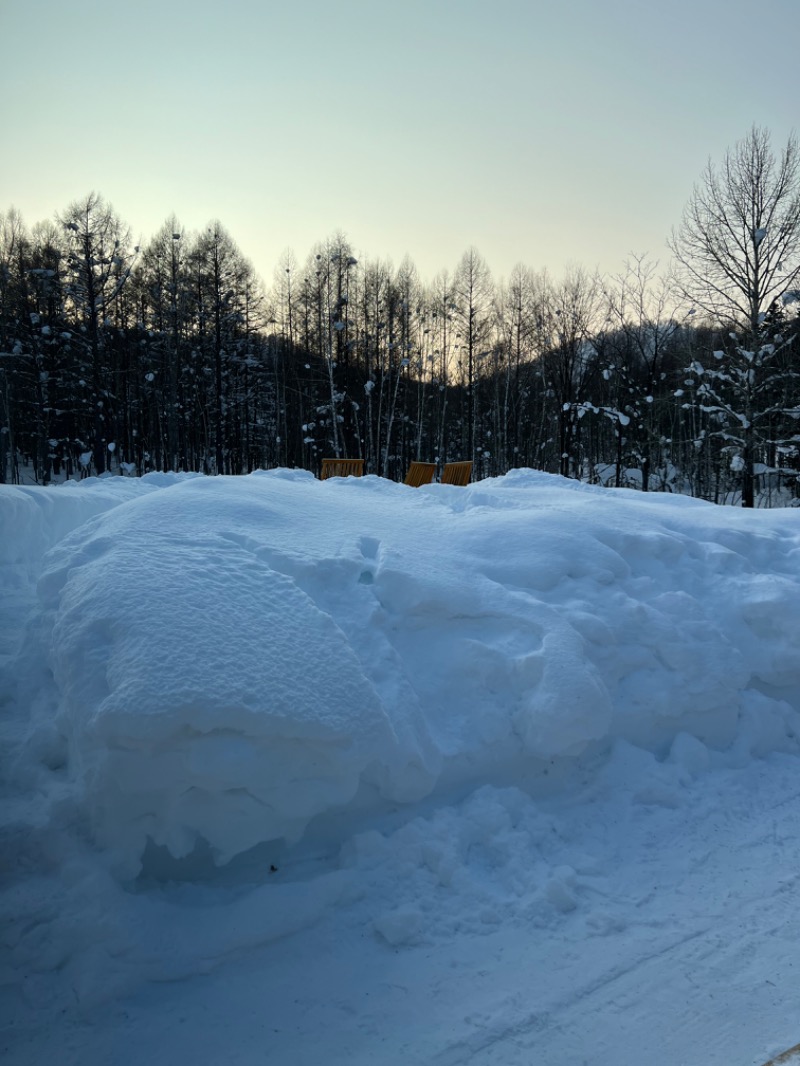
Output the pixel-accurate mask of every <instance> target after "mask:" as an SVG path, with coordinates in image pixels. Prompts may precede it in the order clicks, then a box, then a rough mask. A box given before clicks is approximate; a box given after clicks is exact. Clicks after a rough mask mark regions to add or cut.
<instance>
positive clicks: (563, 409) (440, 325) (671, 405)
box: [0, 194, 800, 505]
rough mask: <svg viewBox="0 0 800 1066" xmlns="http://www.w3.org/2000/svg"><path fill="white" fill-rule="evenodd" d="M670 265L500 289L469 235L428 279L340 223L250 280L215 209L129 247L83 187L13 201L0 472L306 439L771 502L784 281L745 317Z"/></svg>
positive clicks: (1, 245)
mask: <svg viewBox="0 0 800 1066" xmlns="http://www.w3.org/2000/svg"><path fill="white" fill-rule="evenodd" d="M798 217H799V218H800V216H798ZM799 225H800V223H799ZM768 239H769V237H768V232H766V231H765V233H764V235H762V237H760V238H756V240H758V245H757V249H759V248H761V249H762V250H764V251H766V248H764V246H765V245H766V244H767V241H768ZM678 250H680V249H678ZM680 281H681V279H680V276H679V277H678V287H677V288H676V286H675V283H674V279H666V278H663V277H661V276H660V275H659V274H658V272H657V270H656V266H655V264H653V263H651V262H649V261H648V260H647V259H646V258H645V257H642V258H635V259H632V260H631V261H630V262H629V263H628V264H626V266H625V267H624V269H623V270H622V271H621V272H620V274H619V275H618V276H616V277H613V278H608V277H606V278H603V277H600V276H597V275H592V274H589V273H587V272H585V271H583V270H581V269H577V268H576V269H574V270H571V271H570V272H569V273H568V274H567V276H566V277H565V278H564V279H562V280H559V281H556V280H553V279H551V278H550V277H549V276H548V275H547V273H545V272H535V271H532V270H530V269H528V268H527V267H524V266H518V267H516V268H515V269H514V270H513V271H512V273H511V276H510V277H509V278H508V279H506V280H504V281H503V282H501V283H496V282H495V281H494V280H493V279H492V277H491V274H490V272H489V269H488V267H487V265H486V263H485V262H484V260H483V259H482V258H481V256H480V254H479V253H478V252H477V251H476V250H474V249H470V250H468V251H467V252H466V253H465V254H464V256H463V257H462V259H461V261H460V262H459V263H458V265H457V266H456V268H455V270H453V271H452V273H450V272H447V271H443V272H442V273H440V274H439V275H438V276H437V277H436V278H435V279H434V280H433V281H432V282H424V281H423V280H421V279H420V278H419V276H418V274H417V271H416V269H415V268H414V266H413V264H412V263H411V262H409V261H404V262H403V263H402V264H401V265H400V266H399V267H397V268H394V267H392V266H391V265H390V264H388V263H385V262H382V261H380V260H372V261H367V260H364V259H363V258H361V259H357V258H356V255H355V254H354V250H353V248H351V246H350V245H349V243H348V241H347V240H346V238H345V237H344V236H341V235H337V236H335V237H333V238H331V239H329V240H327V241H325V242H324V243H321V244H320V245H318V246H317V247H316V248H314V249H313V250H312V251H311V253H310V254H309V255H308V257H307V259H306V260H305V261H304V262H303V263H302V264H299V263H298V262H296V261H295V259H294V257H293V255H292V254H291V253H287V254H286V255H285V256H284V258H283V260H282V262H281V263H280V265H279V266H278V267H277V269H276V272H275V278H274V282H273V284H272V285H271V287H270V288H269V289H267V288H265V286H264V284H263V283H262V281H261V280H260V279H259V278H258V277H257V276H256V274H255V272H254V270H253V268H252V266H251V264H250V263H249V262H248V261H247V259H246V258H245V257H244V256H243V255H242V253H241V252H240V250H239V249H238V247H237V246H236V244H235V242H234V240H233V239H232V237H231V236H230V235H229V234H228V233H227V232H226V231H225V229H224V228H223V226H222V225H221V224H219V223H216V222H214V223H212V224H211V225H210V226H209V227H208V228H207V229H206V230H205V231H203V232H202V233H196V234H190V233H187V232H186V231H185V230H184V229H183V227H182V226H181V225H180V224H179V223H178V222H177V221H176V220H175V219H174V218H172V219H169V220H168V221H167V222H166V224H165V225H164V226H163V227H162V229H161V230H160V232H159V233H157V234H156V236H155V237H154V238H153V239H152V240H151V241H150V243H149V244H148V245H146V246H144V247H141V248H139V247H134V246H133V244H132V241H131V238H130V233H129V231H128V228H127V227H126V226H125V224H124V223H123V221H122V220H121V219H120V218H119V216H118V215H117V214H116V213H115V212H114V211H113V210H112V208H111V207H110V206H109V205H108V204H107V203H106V202H105V201H104V200H103V199H102V198H101V197H100V196H97V195H94V194H92V195H90V196H88V197H86V199H84V200H82V201H80V202H79V203H74V204H72V205H71V206H70V207H69V208H68V209H67V210H66V211H65V212H64V213H63V214H62V215H61V216H59V218H58V219H57V220H56V221H55V222H52V223H39V224H37V225H35V226H34V227H33V228H32V229H28V228H26V226H25V225H24V223H23V221H22V219H21V218H20V217H19V216H18V215H17V214H16V213H15V212H14V211H13V210H11V211H9V212H8V213H7V214H6V215H5V216H0V480H4V481H11V482H13V481H15V480H17V479H18V478H19V473H20V464H21V463H23V462H25V463H27V464H29V465H30V466H31V467H32V468H33V470H34V471H35V476H36V478H37V480H38V481H40V482H41V483H42V484H46V483H48V481H50V480H51V479H52V478H54V477H62V476H64V474H67V475H71V476H74V475H76V474H79V473H80V474H88V473H103V472H105V471H106V470H108V469H114V470H122V471H124V472H130V473H138V474H141V473H145V472H146V471H148V470H200V471H205V472H207V473H226V474H243V473H247V472H249V471H251V470H253V469H257V468H269V467H275V466H289V467H304V468H307V469H309V470H317V469H318V468H319V465H320V463H321V459H322V457H323V456H344V457H363V458H364V459H365V466H366V470H367V471H368V472H372V473H377V474H380V475H382V476H385V477H391V478H395V479H397V478H401V477H402V476H403V474H404V473H405V470H406V468H407V466H408V463H409V462H410V461H411V460H412V459H422V460H428V461H431V460H434V459H435V460H438V461H440V462H444V461H452V460H457V459H472V460H473V462H474V464H475V475H476V476H477V477H483V476H491V475H497V474H501V473H504V472H505V471H507V470H509V469H510V468H512V467H518V466H529V467H535V468H538V469H542V470H549V471H552V472H556V473H561V474H563V475H565V476H568V477H576V478H583V479H589V480H597V481H602V482H604V483H606V484H612V485H634V486H637V487H641V488H643V489H647V488H650V489H653V488H658V489H669V490H673V491H680V492H688V493H691V494H693V495H696V496H701V497H703V498H706V499H712V500H717V501H720V502H721V501H723V500H728V501H730V500H733V499H741V500H742V501H743V502H745V503H746V504H747V503H749V504H750V505H752V503H753V500H754V499H755V498H758V499H759V501H761V500H763V501H764V502H769V500H770V498H772V499H773V500H774V501H775V502H778V501H779V500H781V499H782V500H783V502H786V496H785V495H784V496H781V492H782V491H784V492H785V490H786V489H787V487H788V488H789V490H790V492H792V493H794V494H795V495H796V494H797V470H798V441H800V437H798V416H799V415H800V374H798V344H799V342H798V340H797V333H798V324H799V322H798V316H797V311H796V309H797V307H798V306H800V305H798V303H797V301H796V299H795V295H796V294H794V293H793V291H792V290H784V292H783V294H782V296H781V298H773V299H771V302H770V303H769V305H768V306H767V310H766V311H764V312H761V311H759V312H758V313H757V317H756V319H755V320H753V321H748V320H746V319H745V318H743V317H742V316H739V317H738V318H737V317H736V316H730V315H725V314H722V313H719V312H717V313H715V312H714V310H713V308H711V307H709V306H704V305H703V304H702V301H701V302H698V301H697V300H696V299H695V300H692V301H691V302H690V301H688V300H687V299H686V294H687V286H686V285H685V284H683V286H681V284H680ZM681 293H683V296H682V295H681ZM748 479H749V484H748ZM748 495H749V499H748Z"/></svg>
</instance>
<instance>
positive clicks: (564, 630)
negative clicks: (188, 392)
mask: <svg viewBox="0 0 800 1066" xmlns="http://www.w3.org/2000/svg"><path fill="white" fill-rule="evenodd" d="M799 515H800V512H798V511H797V510H796V509H784V510H771V511H746V510H736V509H731V508H720V507H714V506H712V505H710V504H707V503H703V502H699V501H696V500H692V499H688V498H684V497H673V496H669V495H660V494H653V493H647V494H645V493H636V492H631V491H627V490H614V489H604V488H599V487H590V486H586V485H581V484H579V483H576V482H570V481H566V480H563V479H560V478H557V477H553V476H549V475H546V474H542V473H535V472H533V471H514V472H512V473H510V474H508V475H506V476H505V477H503V478H498V479H495V480H489V481H483V482H479V483H476V484H473V485H471V486H470V487H468V488H460V487H454V486H443V485H437V484H434V485H430V486H426V487H423V488H420V489H416V488H414V489H412V488H409V487H407V486H404V485H397V484H394V483H392V482H388V481H385V480H383V479H381V478H377V477H364V478H359V479H355V478H350V479H332V480H330V481H326V482H319V481H316V480H315V479H314V478H313V477H312V476H311V475H310V474H308V473H305V472H302V471H272V472H268V473H263V472H262V473H257V474H253V475H251V476H249V477H244V478H222V477H220V478H204V477H200V476H196V475H163V474H153V475H148V476H147V477H145V478H142V479H135V478H122V477H115V478H105V479H100V480H97V479H86V480H84V481H83V482H80V483H68V484H65V485H63V486H59V487H54V488H47V489H45V488H35V487H25V488H22V487H8V486H2V487H0V582H1V585H0V587H1V588H2V591H3V597H2V601H0V667H1V669H2V674H1V675H0V708H2V730H3V732H2V738H0V739H1V740H2V767H3V777H2V785H3V807H2V864H3V871H4V873H3V882H2V890H1V891H0V919H2V927H3V933H2V937H3V939H2V970H0V973H2V982H3V996H2V1001H3V1006H2V1008H1V1009H0V1010H1V1014H0V1018H1V1019H2V1027H3V1028H2V1044H1V1045H0V1046H1V1047H2V1049H3V1061H4V1062H7V1063H9V1064H15V1066H20V1064H34V1063H42V1062H53V1063H59V1064H70V1063H75V1064H78V1063H80V1064H81V1066H105V1064H107V1063H114V1064H118V1066H138V1064H143V1063H147V1064H155V1063H165V1064H166V1063H176V1062H181V1063H183V1062H186V1063H191V1064H205V1063H208V1064H217V1063H238V1064H243V1066H255V1064H256V1063H259V1064H260V1063H276V1064H280V1066H283V1064H286V1066H327V1064H345V1063H347V1064H362V1063H363V1064H365V1066H366V1064H368V1063H369V1064H400V1063H403V1064H409V1063H423V1064H434V1063H435V1064H441V1066H445V1064H449V1066H457V1064H460V1063H464V1064H466V1063H470V1064H471V1066H489V1064H499V1066H506V1064H511V1066H513V1064H520V1066H522V1064H526V1066H528V1064H533V1063H537V1064H538V1063H542V1064H550V1063H553V1064H558V1063H588V1064H591V1066H612V1064H613V1066H635V1064H636V1066H638V1064H639V1063H645V1062H646V1063H664V1064H673V1063H697V1064H698V1066H700V1064H704V1066H705V1064H714V1063H717V1064H723V1063H724V1064H725V1066H729V1064H730V1063H733V1062H736V1063H742V1064H745V1066H747V1064H750V1066H756V1064H758V1063H762V1062H764V1061H765V1060H766V1059H768V1058H770V1057H771V1056H773V1055H776V1054H777V1053H779V1052H780V1051H782V1050H784V1049H786V1048H788V1047H790V1046H792V1045H794V1044H796V1043H797V1041H798V1040H800V964H799V963H797V961H796V944H797V942H798V938H800V907H799V906H798V903H800V901H799V900H798V886H800V873H799V872H798V871H799V870H800V783H798V782H800V774H799V772H800V760H799V759H798V754H799V753H800V518H799Z"/></svg>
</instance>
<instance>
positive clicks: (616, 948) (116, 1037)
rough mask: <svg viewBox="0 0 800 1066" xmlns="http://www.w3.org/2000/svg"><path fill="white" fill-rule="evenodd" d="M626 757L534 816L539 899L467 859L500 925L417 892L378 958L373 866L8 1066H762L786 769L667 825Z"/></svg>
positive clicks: (28, 1045)
mask: <svg viewBox="0 0 800 1066" xmlns="http://www.w3.org/2000/svg"><path fill="white" fill-rule="evenodd" d="M625 754H626V759H625V760H624V765H622V766H621V765H620V760H616V761H615V760H612V761H611V763H610V764H609V766H608V767H607V768H606V771H605V773H601V775H600V781H599V783H598V781H597V780H596V779H595V780H594V781H593V782H592V784H591V785H589V786H587V790H586V791H585V792H584V794H582V795H577V796H570V797H567V796H564V795H559V796H555V797H551V798H550V799H549V800H547V801H542V800H541V799H539V800H537V804H536V806H537V812H538V816H539V817H542V816H543V817H544V818H545V819H546V821H547V824H548V825H549V830H550V832H549V835H550V840H549V841H548V842H547V843H546V844H544V845H543V847H542V853H543V857H544V859H545V860H546V864H547V865H548V866H549V868H550V869H551V871H552V872H551V876H550V880H549V882H548V884H547V886H546V888H545V890H544V892H542V891H541V885H536V884H531V885H528V886H522V887H521V888H519V889H518V891H517V892H514V893H510V892H508V889H507V886H505V885H504V883H503V870H502V868H500V867H497V866H495V867H491V866H488V865H487V864H486V863H485V862H484V861H482V856H480V855H479V854H477V853H476V854H475V855H471V856H470V861H469V863H468V865H469V872H470V875H471V877H472V878H473V881H474V883H475V885H477V886H478V887H479V888H480V889H482V890H484V891H485V892H486V893H489V894H491V893H494V894H495V898H496V905H497V920H498V921H499V922H500V921H501V922H502V924H500V925H494V926H493V925H492V924H491V922H488V921H483V922H482V923H478V925H480V924H483V926H484V930H486V931H481V930H480V928H478V927H477V926H476V927H473V928H466V929H464V928H454V929H447V928H446V925H447V923H446V920H445V919H444V915H445V914H446V908H447V898H446V893H443V890H442V887H441V886H440V885H432V886H429V889H430V890H429V893H428V894H427V896H426V895H424V894H420V892H419V891H418V886H415V885H414V884H413V883H412V882H411V879H409V883H408V885H407V893H406V894H407V896H408V898H407V899H406V900H404V899H403V894H404V893H403V886H400V887H399V888H398V889H397V899H396V900H395V902H396V905H397V908H398V909H399V910H402V909H403V908H406V909H414V908H415V909H417V910H418V911H419V912H420V913H422V914H428V915H429V916H431V917H432V919H433V921H432V923H431V924H430V926H428V927H426V926H425V925H424V923H423V926H422V929H421V935H420V936H419V941H420V942H419V943H412V944H404V945H402V946H397V947H392V946H390V945H389V944H387V943H386V942H385V940H384V939H383V938H382V937H380V936H378V935H376V933H375V931H374V927H372V926H371V925H370V923H369V922H367V921H365V907H364V899H365V898H366V899H367V901H370V900H372V899H375V898H376V897H379V896H380V891H379V890H380V888H381V883H382V879H383V878H384V877H385V872H384V871H382V870H381V868H379V867H376V869H375V871H374V877H373V882H372V883H365V884H363V885H362V886H361V890H360V891H359V892H358V898H357V899H355V900H353V901H352V902H351V903H349V904H345V905H343V906H341V907H340V908H339V909H332V910H328V911H326V913H325V914H324V915H323V916H322V918H321V920H320V921H319V922H318V923H317V924H316V925H315V926H313V927H311V928H308V929H303V930H301V931H300V932H298V933H296V934H295V935H294V936H290V937H287V938H284V939H282V940H279V941H277V942H275V943H272V944H270V945H269V946H268V947H267V948H261V949H257V950H255V951H247V950H243V951H242V954H241V955H240V956H239V957H232V958H228V959H226V960H223V961H221V963H218V965H217V966H216V968H214V969H213V970H212V972H210V973H209V974H208V975H207V976H205V977H194V978H192V979H190V980H185V981H179V982H176V983H166V984H165V983H150V984H146V985H144V986H142V988H141V989H140V990H139V991H138V992H137V993H136V994H135V995H133V996H131V997H129V998H126V999H122V1000H120V1001H118V1002H116V1003H114V1004H113V1005H104V1006H103V1007H101V1008H95V1009H89V1010H87V1011H85V1012H84V1011H80V1010H79V1011H78V1015H77V1017H75V1018H74V1019H73V1020H71V1021H70V1022H69V1024H68V1026H67V1027H66V1030H64V1029H62V1028H61V1027H57V1028H56V1029H54V1030H50V1031H48V1030H44V1031H43V1030H42V1029H41V1028H40V1027H37V1026H36V1024H35V1022H34V1021H33V1019H32V1020H31V1025H30V1027H29V1028H27V1027H23V1028H22V1030H17V1031H16V1032H15V1033H14V1034H13V1041H12V1042H11V1043H9V1037H10V1036H11V1035H12V1034H11V1033H10V1032H9V1030H8V1029H7V1030H6V1032H5V1038H4V1043H5V1044H6V1048H5V1053H4V1061H5V1062H7V1063H8V1064H9V1066H23V1064H25V1066H27V1064H31V1066H33V1064H34V1063H41V1062H45V1061H53V1062H56V1061H57V1062H59V1063H63V1066H73V1064H74V1066H78V1064H79V1063H85V1062H86V1061H90V1062H102V1061H108V1062H112V1061H113V1062H114V1063H115V1064H117V1066H139V1064H141V1063H144V1062H147V1063H148V1064H151V1066H161V1064H163V1066H167V1064H168V1063H169V1064H172V1063H174V1062H176V1061H180V1062H192V1063H194V1062H197V1063H217V1062H220V1063H221V1062H225V1063H230V1064H232V1066H234V1064H236V1066H256V1064H257V1063H264V1062H268V1063H276V1064H289V1063H291V1064H292V1066H317V1064H319V1063H326V1064H330V1066H339V1064H342V1066H344V1064H345V1063H348V1064H353V1066H356V1064H364V1066H366V1064H368V1063H377V1062H379V1063H381V1066H395V1064H397V1066H399V1064H401V1063H409V1062H413V1063H426V1064H431V1066H434V1064H435V1066H462V1064H464V1066H466V1064H470V1066H490V1064H498V1063H502V1064H504V1066H523V1064H524V1066H529V1064H530V1063H534V1062H536V1063H539V1062H541V1063H551V1062H552V1063H561V1062H564V1063H567V1062H569V1063H586V1064H588V1066H639V1064H644V1063H670V1064H671V1066H680V1064H685V1066H696V1064H701V1063H702V1064H704V1066H706V1064H707V1066H723V1064H724V1066H730V1064H731V1063H741V1064H742V1066H760V1064H761V1063H764V1062H765V1061H766V1059H767V1058H768V1057H769V1056H770V1055H773V1054H777V1053H778V1052H779V1051H781V1050H782V1049H785V1048H787V1047H791V1046H792V1045H793V1043H795V1042H796V1036H797V1030H798V1024H800V995H798V990H800V974H799V973H798V969H800V960H799V959H798V957H797V952H796V945H797V943H798V940H800V913H799V912H798V908H797V892H798V881H799V880H800V861H799V860H800V803H798V800H799V799H800V787H798V781H799V780H800V778H799V777H798V769H799V767H798V764H797V759H796V757H792V756H784V755H774V756H771V757H769V758H767V759H765V760H763V761H754V762H752V763H750V764H749V765H747V766H746V767H744V768H742V769H740V770H715V771H711V772H710V773H709V774H708V775H707V776H706V777H704V778H702V779H701V780H699V781H697V782H695V783H694V784H693V785H691V786H690V787H689V788H687V789H686V790H685V791H684V793H683V795H682V796H681V797H680V798H679V800H678V799H676V803H677V806H674V807H672V806H664V805H662V804H653V803H643V802H641V800H637V798H636V793H635V791H634V789H635V788H636V786H637V783H638V773H637V772H636V768H635V767H632V766H631V762H632V761H633V762H635V761H636V759H635V758H634V759H633V760H631V759H630V755H631V753H630V752H626V753H625ZM465 802H466V803H468V802H469V800H467V801H465ZM522 813H523V815H524V814H525V813H526V812H525V811H524V810H523V811H522ZM432 817H436V815H433V816H432ZM621 822H624V826H625V832H624V833H620V831H619V827H620V823H621ZM404 831H406V827H400V828H398V829H396V830H395V831H394V833H393V834H389V840H390V842H391V841H392V840H394V841H395V842H396V841H397V838H398V836H400V835H402V833H403V832H404ZM570 868H571V870H572V871H574V874H573V873H570V872H569V870H570ZM297 872H298V874H300V875H301V876H302V877H303V878H304V879H305V878H306V877H307V876H308V873H309V871H308V869H307V868H305V867H304V868H303V869H302V870H299V871H297ZM276 876H277V878H278V879H279V880H280V881H281V882H283V883H284V884H289V883H290V882H291V879H292V877H293V871H292V868H291V867H287V868H285V869H282V870H280V871H279V872H278V874H277V875H276ZM473 887H474V886H473ZM463 890H464V891H469V887H468V886H463ZM367 910H369V905H368V907H367ZM509 913H511V914H513V916H512V918H511V919H510V920H509V918H508V915H509ZM487 917H488V916H487ZM462 925H463V923H462ZM443 927H444V928H443ZM765 952H766V953H768V955H769V958H770V967H769V972H768V974H766V975H765V971H764V961H763V954H764V953H765ZM76 995H77V993H76ZM70 1013H72V1012H70ZM311 1018H313V1024H311V1023H310V1021H309V1020H310V1019H311Z"/></svg>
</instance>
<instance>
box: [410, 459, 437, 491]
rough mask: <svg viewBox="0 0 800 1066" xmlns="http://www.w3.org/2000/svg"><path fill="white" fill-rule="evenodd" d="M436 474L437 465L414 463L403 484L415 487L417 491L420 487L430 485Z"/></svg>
mask: <svg viewBox="0 0 800 1066" xmlns="http://www.w3.org/2000/svg"><path fill="white" fill-rule="evenodd" d="M435 473H436V463H417V462H414V463H412V464H411V466H410V467H409V468H408V473H407V474H406V479H405V481H404V482H403V484H404V485H413V487H414V488H415V489H418V488H419V486H420V485H430V483H431V482H432V481H433V475H434V474H435Z"/></svg>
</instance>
